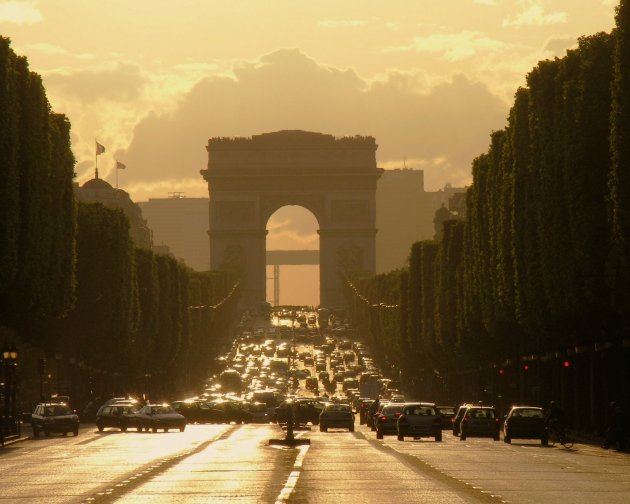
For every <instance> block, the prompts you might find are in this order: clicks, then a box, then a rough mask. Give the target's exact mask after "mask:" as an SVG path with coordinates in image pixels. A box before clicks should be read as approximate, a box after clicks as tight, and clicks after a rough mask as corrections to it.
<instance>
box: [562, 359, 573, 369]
mask: <svg viewBox="0 0 630 504" xmlns="http://www.w3.org/2000/svg"><path fill="white" fill-rule="evenodd" d="M562 366H563V367H564V369H568V368H570V367H571V363H570V362H569V361H568V360H565V361H564V362H563V363H562Z"/></svg>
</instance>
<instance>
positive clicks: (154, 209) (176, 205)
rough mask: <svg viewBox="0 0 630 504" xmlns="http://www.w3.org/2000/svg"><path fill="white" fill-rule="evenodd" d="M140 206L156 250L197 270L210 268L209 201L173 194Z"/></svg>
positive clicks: (150, 199) (141, 203)
mask: <svg viewBox="0 0 630 504" xmlns="http://www.w3.org/2000/svg"><path fill="white" fill-rule="evenodd" d="M139 205H140V208H141V209H142V214H143V215H144V217H145V218H146V220H147V223H148V225H149V227H150V228H151V230H152V231H153V243H154V247H155V248H156V249H157V248H158V247H160V249H161V250H169V251H170V253H171V254H172V255H173V256H174V257H176V258H177V259H179V260H181V261H183V262H184V263H185V264H186V265H187V266H189V267H191V268H192V269H194V270H197V271H208V270H209V269H210V243H209V240H208V226H209V224H208V198H187V197H186V196H185V195H184V194H183V193H177V192H174V193H169V197H168V198H149V201H143V202H140V203H139ZM164 247H167V248H164Z"/></svg>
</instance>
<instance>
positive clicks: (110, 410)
mask: <svg viewBox="0 0 630 504" xmlns="http://www.w3.org/2000/svg"><path fill="white" fill-rule="evenodd" d="M137 411H138V407H137V405H136V404H134V403H126V404H125V403H122V404H116V403H114V404H107V405H103V406H101V407H100V408H99V409H98V412H97V413H96V420H95V421H96V428H97V429H98V430H99V431H103V429H105V428H106V427H113V428H115V429H120V430H121V431H122V432H125V431H126V430H127V429H128V428H129V427H136V413H137Z"/></svg>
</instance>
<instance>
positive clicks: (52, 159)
mask: <svg viewBox="0 0 630 504" xmlns="http://www.w3.org/2000/svg"><path fill="white" fill-rule="evenodd" d="M0 111H1V112H0V171H1V172H0V285H1V286H2V288H0V325H2V324H9V323H10V324H16V323H20V322H23V321H24V320H25V319H32V318H48V317H62V316H64V315H66V314H67V313H68V311H69V310H70V309H71V308H72V306H73V303H74V287H75V275H74V263H75V247H74V235H75V231H76V218H75V203H74V195H73V190H72V179H73V177H74V156H73V154H72V151H71V150H70V124H69V122H68V120H67V118H66V117H65V116H63V115H61V114H55V113H53V112H51V109H50V104H49V102H48V99H47V98H46V92H45V90H44V86H43V84H42V79H41V77H40V76H39V75H37V74H36V73H34V72H31V71H29V68H28V62H27V61H26V58H24V57H21V56H17V55H16V54H15V53H14V52H13V50H12V49H11V47H10V41H9V40H8V39H6V38H3V37H0Z"/></svg>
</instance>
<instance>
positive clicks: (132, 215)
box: [76, 169, 153, 250]
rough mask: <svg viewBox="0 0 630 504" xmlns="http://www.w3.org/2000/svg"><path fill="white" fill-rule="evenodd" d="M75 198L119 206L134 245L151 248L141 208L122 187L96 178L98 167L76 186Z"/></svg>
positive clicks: (151, 244)
mask: <svg viewBox="0 0 630 504" xmlns="http://www.w3.org/2000/svg"><path fill="white" fill-rule="evenodd" d="M76 194H77V198H78V200H79V201H80V202H82V203H102V204H103V205H104V206H106V207H108V208H120V209H121V210H122V211H123V212H124V213H125V215H126V216H127V219H128V220H129V234H130V235H131V239H132V240H133V243H134V245H135V246H136V247H139V248H145V249H149V250H151V249H152V248H153V242H152V240H151V230H150V229H149V227H148V226H147V222H146V221H145V220H144V218H143V217H142V210H141V209H140V207H139V206H138V205H137V204H136V203H134V202H133V201H132V200H131V197H130V196H129V194H128V193H127V192H125V191H123V190H122V189H115V188H114V187H112V186H111V185H110V184H109V183H107V182H105V181H104V180H103V179H100V178H98V169H97V170H96V173H95V176H94V178H93V179H92V180H88V181H87V182H86V183H85V184H83V185H82V186H80V187H79V186H76Z"/></svg>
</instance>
